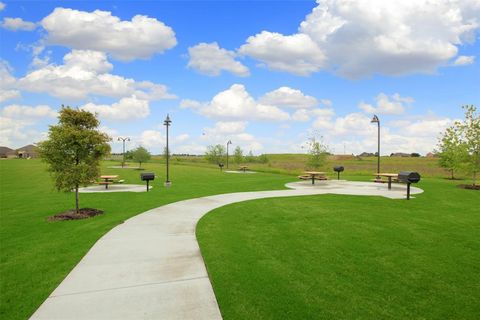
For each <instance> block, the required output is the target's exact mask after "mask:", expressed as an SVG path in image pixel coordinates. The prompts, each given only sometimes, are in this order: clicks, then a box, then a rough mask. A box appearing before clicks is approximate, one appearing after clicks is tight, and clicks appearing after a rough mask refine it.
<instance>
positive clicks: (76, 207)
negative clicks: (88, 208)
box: [75, 184, 80, 214]
mask: <svg viewBox="0 0 480 320" xmlns="http://www.w3.org/2000/svg"><path fill="white" fill-rule="evenodd" d="M75 212H76V213H77V214H78V213H79V212H80V209H79V208H78V184H76V185H75Z"/></svg>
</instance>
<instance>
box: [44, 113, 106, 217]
mask: <svg viewBox="0 0 480 320" xmlns="http://www.w3.org/2000/svg"><path fill="white" fill-rule="evenodd" d="M58 119H59V121H58V124H57V125H54V126H50V129H49V134H48V139H47V140H46V141H43V142H41V143H40V144H39V153H40V156H41V157H42V159H43V160H44V161H45V162H46V163H47V165H48V170H49V171H50V172H51V173H52V177H53V179H54V183H55V187H56V189H57V190H58V191H65V192H70V191H71V190H72V189H74V190H75V210H76V212H77V213H78V212H79V199H78V187H79V186H80V185H83V184H88V183H90V181H92V180H93V179H96V178H97V177H98V175H99V174H100V165H99V164H100V160H101V159H102V158H103V157H104V156H106V155H107V154H108V153H109V152H110V145H109V144H108V141H110V138H109V137H108V136H107V135H106V134H104V133H102V132H100V131H98V129H97V128H98V125H99V124H100V122H99V121H98V120H97V118H96V117H95V115H93V114H92V113H90V112H87V111H83V110H78V109H71V108H70V107H64V106H62V109H61V110H60V114H59V117H58Z"/></svg>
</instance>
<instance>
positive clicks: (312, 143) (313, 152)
mask: <svg viewBox="0 0 480 320" xmlns="http://www.w3.org/2000/svg"><path fill="white" fill-rule="evenodd" d="M308 145H309V150H308V153H309V155H310V156H309V159H308V163H307V164H308V166H309V167H311V168H313V169H318V168H320V167H322V166H323V165H325V162H326V161H327V156H328V148H327V146H326V145H325V144H323V142H322V141H321V140H320V141H318V140H316V139H315V138H310V139H309V142H308Z"/></svg>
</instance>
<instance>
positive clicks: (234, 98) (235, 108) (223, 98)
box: [184, 84, 290, 121]
mask: <svg viewBox="0 0 480 320" xmlns="http://www.w3.org/2000/svg"><path fill="white" fill-rule="evenodd" d="M185 106H194V107H195V108H194V109H195V110H197V112H199V113H200V114H202V115H205V116H207V117H210V118H214V119H221V120H235V121H237V120H266V121H283V120H288V119H289V118H290V115H289V114H288V113H287V112H285V111H283V110H281V109H280V108H278V107H276V106H271V105H265V104H261V103H258V102H257V101H255V99H254V98H253V97H252V96H251V95H250V94H249V93H248V92H247V90H246V89H245V86H244V85H241V84H234V85H232V86H231V87H230V88H229V89H227V90H224V91H222V92H219V93H218V94H216V95H215V96H214V97H213V98H212V100H211V101H210V102H207V103H204V104H200V105H199V104H194V103H192V100H188V101H187V103H186V104H184V107H185Z"/></svg>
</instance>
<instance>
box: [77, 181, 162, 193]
mask: <svg viewBox="0 0 480 320" xmlns="http://www.w3.org/2000/svg"><path fill="white" fill-rule="evenodd" d="M152 188H153V186H149V188H148V190H150V189H152ZM78 192H81V193H96V192H98V193H108V192H147V185H146V184H145V185H141V184H123V183H118V184H115V183H113V184H110V185H109V186H108V189H106V188H105V186H104V185H95V186H88V187H83V188H79V189H78Z"/></svg>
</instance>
